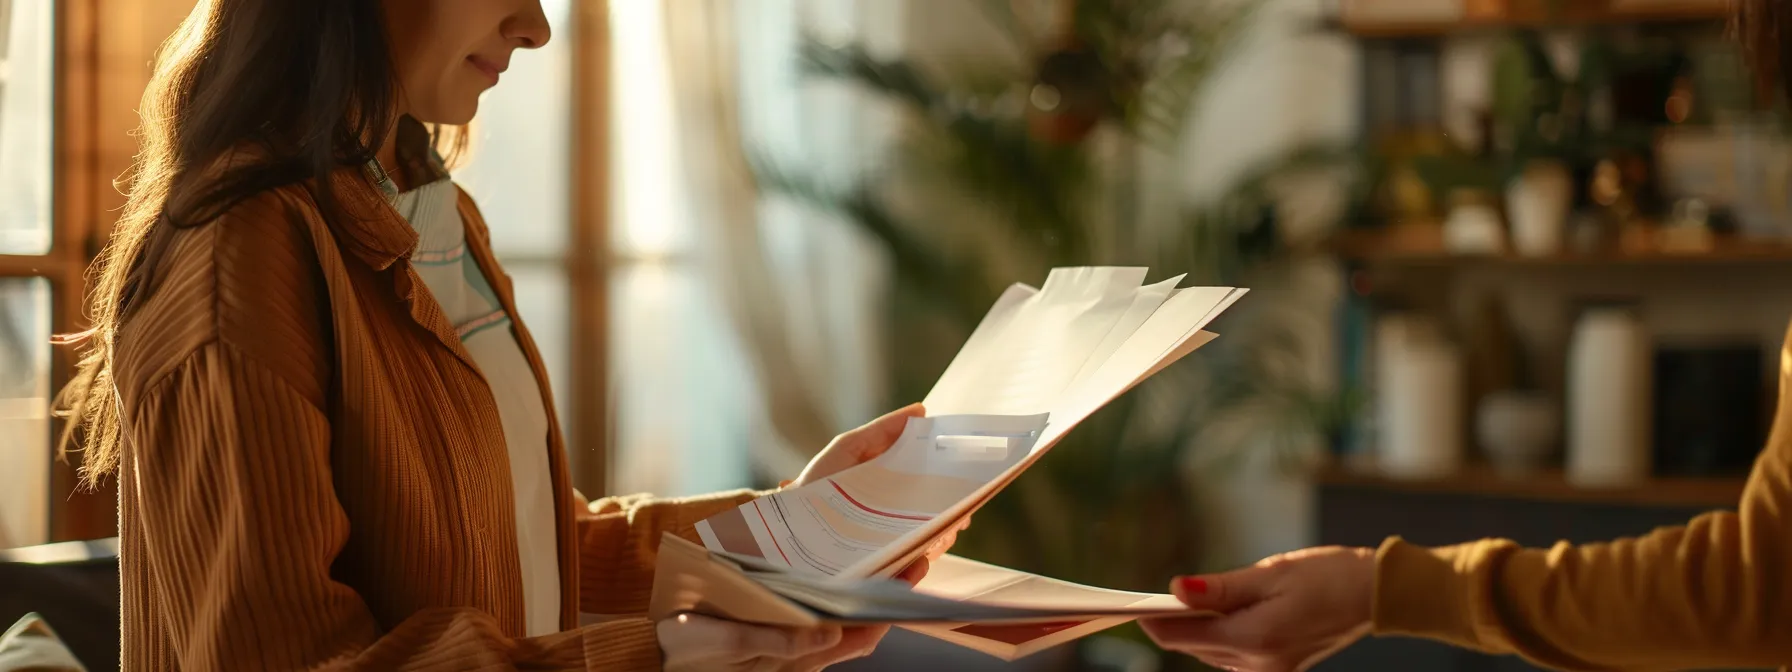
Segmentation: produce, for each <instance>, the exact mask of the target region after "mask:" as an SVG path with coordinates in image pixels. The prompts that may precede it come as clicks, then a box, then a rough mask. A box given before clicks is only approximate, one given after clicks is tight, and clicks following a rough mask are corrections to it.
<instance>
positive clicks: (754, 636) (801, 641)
mask: <svg viewBox="0 0 1792 672" xmlns="http://www.w3.org/2000/svg"><path fill="white" fill-rule="evenodd" d="M718 622H721V623H728V624H729V625H731V626H733V627H732V628H731V635H730V637H729V638H728V639H727V640H726V641H729V642H730V643H731V644H732V646H731V647H730V648H731V651H730V653H729V655H728V657H727V658H726V660H728V661H729V662H744V661H749V660H754V659H761V658H770V659H776V660H796V659H798V658H802V657H804V656H808V655H811V654H815V653H819V652H822V651H826V650H828V649H831V648H834V647H835V646H837V645H839V644H840V640H841V638H842V637H843V636H844V633H842V632H841V630H840V628H838V627H835V626H822V627H817V628H807V629H802V630H798V629H793V628H773V627H765V626H758V625H747V624H745V623H734V622H732V621H718Z"/></svg>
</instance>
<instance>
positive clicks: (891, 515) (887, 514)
mask: <svg viewBox="0 0 1792 672" xmlns="http://www.w3.org/2000/svg"><path fill="white" fill-rule="evenodd" d="M828 485H831V486H834V489H835V490H839V491H840V496H841V497H845V498H846V501H849V502H852V505H853V506H856V507H859V508H861V509H864V510H866V511H870V512H872V513H875V514H877V515H880V516H884V517H887V518H901V519H903V520H922V521H926V520H933V516H905V515H902V514H900V513H890V512H888V511H879V510H877V509H873V508H871V507H869V506H865V504H864V503H863V502H860V501H859V500H856V499H853V498H852V495H849V494H846V491H845V490H842V489H841V488H840V484H839V483H835V482H833V481H828Z"/></svg>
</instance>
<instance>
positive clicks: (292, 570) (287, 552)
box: [126, 341, 660, 670]
mask: <svg viewBox="0 0 1792 672" xmlns="http://www.w3.org/2000/svg"><path fill="white" fill-rule="evenodd" d="M127 440H128V441H129V442H130V448H129V451H130V452H129V453H128V454H127V459H129V460H130V461H131V462H132V466H133V469H130V470H127V472H126V473H127V474H128V475H130V476H134V478H133V482H134V484H135V488H136V490H137V492H136V497H135V498H133V500H132V501H130V502H127V503H126V505H128V506H134V507H137V508H138V511H137V512H136V514H137V518H138V519H139V520H141V521H142V525H143V530H142V537H141V538H142V539H143V540H144V546H145V548H146V549H147V552H146V554H145V558H146V560H145V561H146V562H149V563H152V565H153V566H154V569H155V571H153V572H152V575H153V576H154V577H155V583H154V584H153V585H152V586H150V588H151V589H152V590H154V591H156V593H157V594H158V597H159V598H160V600H159V603H160V604H161V605H162V606H163V608H164V609H165V611H164V613H161V614H158V617H159V619H158V620H159V621H160V622H161V623H163V624H165V625H166V627H167V629H168V639H169V643H170V645H171V646H172V647H173V648H174V649H175V650H174V651H173V652H171V653H172V654H173V655H174V656H175V657H176V658H177V659H178V660H179V661H180V665H181V667H182V668H185V669H192V670H218V669H258V670H450V669H452V670H464V669H482V670H511V669H531V670H535V669H554V670H635V669H642V670H647V669H657V668H658V667H659V665H660V655H659V647H658V644H657V641H656V639H655V636H654V630H653V624H652V623H651V622H648V621H646V620H645V619H639V618H636V619H624V620H617V621H611V622H606V623H601V624H596V625H592V626H588V627H585V628H581V629H577V630H571V631H567V632H562V633H556V634H554V635H548V636H544V637H537V638H526V639H517V638H511V637H508V636H506V635H505V634H504V632H503V629H502V628H501V627H500V625H499V623H498V621H497V619H496V618H495V617H493V616H492V615H491V614H488V613H485V612H482V611H479V610H475V609H469V608H444V609H435V610H428V611H424V612H420V613H417V614H414V615H412V616H411V617H410V618H408V619H406V620H404V621H402V622H400V623H398V624H397V625H395V626H393V627H391V628H390V629H386V630H382V628H381V627H380V626H379V625H378V624H377V622H376V621H375V619H374V617H373V615H372V613H371V611H370V610H369V609H368V607H367V605H366V603H365V602H364V601H363V600H362V598H361V596H360V595H359V594H357V593H356V592H355V591H354V590H353V589H352V588H350V587H348V586H347V585H345V584H342V583H340V582H338V581H335V580H334V579H332V578H331V574H330V566H331V564H332V562H333V561H334V560H335V558H336V556H337V554H338V553H339V552H340V551H341V549H342V548H343V545H344V544H345V542H346V540H347V538H348V533H349V528H348V520H347V518H346V515H345V514H344V512H343V510H342V507H341V506H340V504H339V503H338V501H337V500H336V497H335V493H334V489H333V485H332V479H331V474H330V458H329V447H330V427H329V424H328V421H327V419H326V416H325V415H324V413H323V412H322V411H320V410H319V409H318V408H317V407H316V405H315V404H314V403H312V402H311V401H310V400H309V399H308V398H307V397H306V396H305V395H303V394H300V393H298V392H297V391H296V389H295V388H294V387H293V386H292V385H291V384H290V383H288V382H287V381H285V380H284V379H282V378H281V377H279V376H277V375H275V374H273V373H271V372H270V370H269V369H268V368H266V367H264V366H262V365H260V364H259V363H258V362H257V361H255V359H254V358H252V357H248V356H246V355H244V354H243V353H241V352H240V351H238V350H236V349H235V348H232V347H231V346H229V345H228V344H225V343H221V342H216V341H214V342H211V343H208V344H207V345H205V346H203V347H201V348H199V349H198V350H196V351H194V352H193V353H192V354H190V355H189V356H188V357H187V359H186V360H185V361H183V362H182V363H180V364H179V365H178V366H176V367H174V368H173V369H171V370H169V371H168V373H167V375H166V376H164V377H162V378H160V379H159V380H157V381H156V382H155V383H153V384H152V386H151V388H150V389H148V390H146V391H145V394H144V396H143V397H142V398H141V399H140V403H139V404H138V406H137V408H136V412H135V413H131V414H129V420H128V426H127ZM133 472H134V473H133ZM271 511H279V512H282V513H280V514H278V515H271V514H270V512H271Z"/></svg>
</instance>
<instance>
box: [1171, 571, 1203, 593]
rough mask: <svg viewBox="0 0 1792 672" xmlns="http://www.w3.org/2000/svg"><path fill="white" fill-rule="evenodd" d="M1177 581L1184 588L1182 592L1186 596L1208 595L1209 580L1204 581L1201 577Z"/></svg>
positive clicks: (1190, 577)
mask: <svg viewBox="0 0 1792 672" xmlns="http://www.w3.org/2000/svg"><path fill="white" fill-rule="evenodd" d="M1176 581H1177V582H1178V584H1179V585H1181V586H1182V592H1183V593H1184V594H1187V595H1205V594H1207V579H1203V578H1201V577H1199V576H1185V577H1182V578H1180V579H1177V580H1176Z"/></svg>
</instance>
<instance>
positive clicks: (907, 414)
mask: <svg viewBox="0 0 1792 672" xmlns="http://www.w3.org/2000/svg"><path fill="white" fill-rule="evenodd" d="M926 414H927V409H925V408H922V406H921V404H919V403H913V404H909V405H907V406H903V407H902V408H898V409H896V410H894V411H890V412H889V413H885V414H884V415H883V416H882V417H880V418H878V419H876V420H872V421H871V422H867V423H865V424H864V425H863V426H861V427H859V428H857V429H854V430H852V431H849V432H847V433H846V437H843V438H850V440H851V441H852V445H853V448H854V450H853V451H852V452H855V453H858V455H859V456H860V457H861V458H865V459H869V458H872V457H876V456H877V455H880V454H882V453H883V452H884V451H886V450H889V449H890V446H891V445H892V444H894V443H896V440H897V439H900V438H902V430H903V429H905V428H907V427H908V421H909V418H919V417H921V416H923V415H926Z"/></svg>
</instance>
